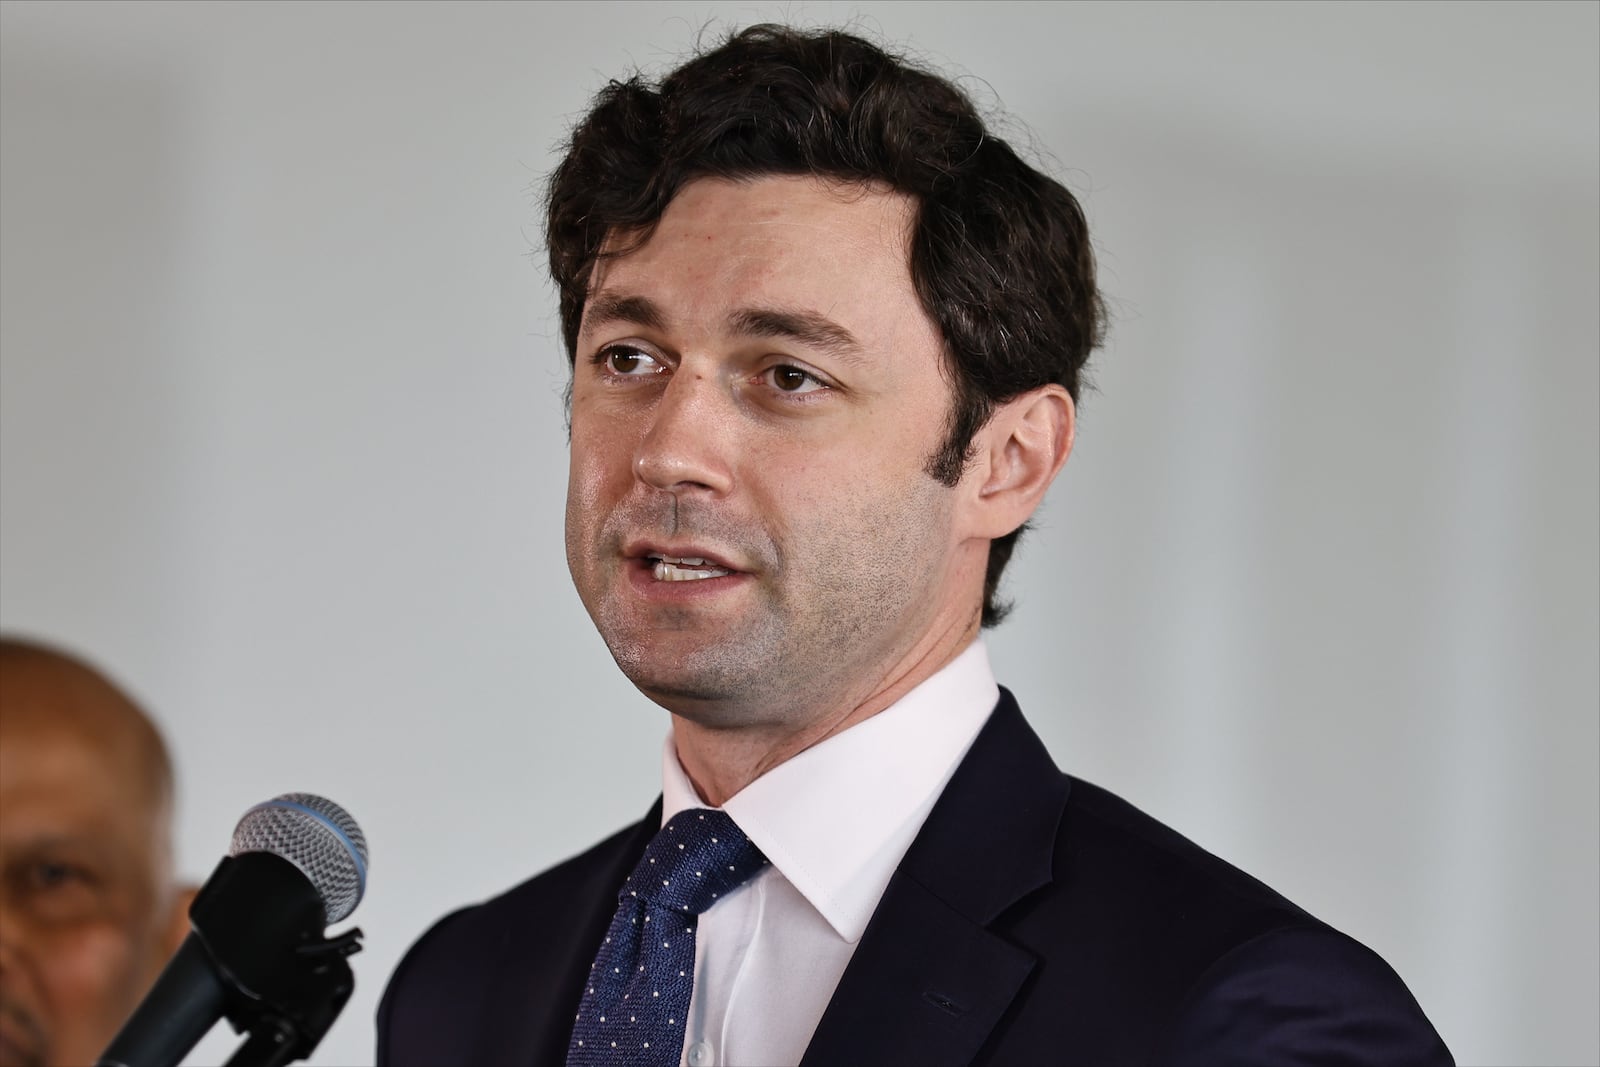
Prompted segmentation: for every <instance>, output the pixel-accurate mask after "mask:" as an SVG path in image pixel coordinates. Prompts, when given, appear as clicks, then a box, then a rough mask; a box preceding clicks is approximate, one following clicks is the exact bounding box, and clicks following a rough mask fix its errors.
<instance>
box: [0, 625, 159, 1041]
mask: <svg viewBox="0 0 1600 1067" xmlns="http://www.w3.org/2000/svg"><path fill="white" fill-rule="evenodd" d="M172 792H173V785H172V767H171V764H170V762H169V760H168V757H167V751H166V746H165V745H164V744H163V743H162V740H161V735H160V734H159V733H158V732H157V731H156V729H155V727H154V726H153V725H152V724H151V722H150V720H149V719H148V718H146V716H145V715H144V713H143V712H142V711H140V709H139V708H138V706H137V705H136V704H134V702H133V701H132V700H131V699H130V698H129V697H128V696H127V695H126V694H125V693H123V692H122V691H121V690H119V689H118V688H117V687H116V686H115V685H113V684H112V683H111V682H110V681H109V680H107V679H106V678H105V677H104V676H103V675H101V674H100V673H98V672H97V671H96V670H94V669H93V668H92V667H90V666H89V665H87V664H85V663H84V662H82V661H81V660H78V659H76V658H74V657H72V656H69V655H66V654H64V653H62V652H59V651H57V650H54V649H51V648H47V647H44V646H42V645H37V644H33V643H31V642H27V641H22V640H16V639H11V638H0V1067H18V1065H28V1067H33V1065H44V1064H49V1065H52V1067H61V1065H71V1064H90V1063H94V1062H95V1061H96V1060H97V1059H98V1058H99V1055H100V1053H101V1052H102V1051H104V1049H105V1046H106V1045H107V1044H108V1043H109V1042H110V1040H111V1038H112V1037H114V1036H115V1035H116V1032H117V1030H118V1028H119V1027H120V1026H121V1025H122V1023H123V1022H124V1021H125V1020H126V1018H127V1017H128V1015H129V1014H130V1013H131V1012H132V1011H133V1009H134V1007H136V1006H137V1004H138V1002H139V999H140V998H141V997H142V996H143V995H144V993H145V992H146V990H148V988H149V987H150V985H151V983H152V982H153V981H154V980H155V977H156V975H157V974H159V973H160V971H161V968H162V966H163V965H164V964H165V963H166V961H167V959H168V958H169V957H170V956H171V954H172V953H173V952H174V951H175V950H176V948H177V946H178V944H179V942H180V941H181V940H182V938H183V936H184V935H185V933H186V932H187V930H188V923H187V904H188V899H189V894H188V893H186V892H184V891H181V890H180V889H179V888H178V887H177V886H175V885H174V882H173V877H172V841H171V822H172Z"/></svg>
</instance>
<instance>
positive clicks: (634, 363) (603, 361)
mask: <svg viewBox="0 0 1600 1067" xmlns="http://www.w3.org/2000/svg"><path fill="white" fill-rule="evenodd" d="M595 362H596V363H598V364H600V365H601V366H602V367H603V368H604V369H605V370H606V372H607V373H609V374H614V375H616V376H617V377H619V378H638V377H642V376H644V375H647V374H657V373H659V372H660V371H661V364H660V363H658V362H657V361H656V359H655V357H654V356H652V355H650V353H648V352H646V351H644V350H643V349H640V348H635V347H634V346H633V345H607V346H606V347H604V348H602V349H600V351H599V352H596V353H595Z"/></svg>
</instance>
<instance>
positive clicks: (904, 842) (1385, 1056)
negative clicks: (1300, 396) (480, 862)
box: [378, 26, 1450, 1067]
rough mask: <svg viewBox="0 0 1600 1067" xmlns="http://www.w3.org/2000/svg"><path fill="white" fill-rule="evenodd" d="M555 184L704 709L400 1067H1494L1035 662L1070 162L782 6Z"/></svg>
mask: <svg viewBox="0 0 1600 1067" xmlns="http://www.w3.org/2000/svg"><path fill="white" fill-rule="evenodd" d="M547 207H548V214H547V241H548V244H549V253H550V264H551V271H552V274H553V275H554V278H555V281H556V285H557V289H558V291H559V294H560V307H561V317H562V328H563V338H564V340H565V343H566V347H567V355H568V358H569V360H570V362H571V367H572V377H571V384H570V409H569V418H570V441H571V444H570V453H571V455H570V475H569V483H568V498H567V515H566V535H567V536H566V540H567V561H568V566H569V569H570V571H571V573H572V577H573V580H574V583H575V584H576V586H577V589H578V592H579V595H580V597H581V599H582V601H583V603H584V606H585V608H586V609H587V610H588V612H589V614H590V616H591V618H592V619H593V621H594V624H595V626H596V628H597V629H598V630H599V632H600V634H601V636H602V638H603V639H604V640H605V642H606V645H607V647H608V648H609V649H610V651H611V654H612V656H613V658H614V659H615V661H616V663H617V665H618V667H619V668H620V669H621V670H622V671H623V673H624V674H626V675H627V677H628V678H629V679H630V680H631V681H632V682H633V683H634V685H635V686H637V687H638V689H639V690H640V691H641V692H643V693H644V694H645V695H646V696H648V697H649V698H650V699H651V700H653V701H655V702H656V703H657V704H659V705H661V706H662V707H664V708H665V709H667V711H669V712H670V713H671V726H670V733H669V736H668V738H667V741H666V744H665V745H664V748H663V753H662V771H661V785H662V789H661V796H660V798H659V799H657V801H656V803H655V805H654V807H652V808H651V809H650V810H649V812H648V813H647V814H646V815H645V817H644V818H643V820H641V821H640V822H639V823H637V824H636V825H634V826H633V827H630V828H628V829H625V830H623V831H621V832H620V833H618V834H616V835H615V836H613V837H611V838H610V839H608V840H607V841H605V842H602V843H601V844H599V845H597V846H595V847H594V848H593V849H591V850H589V851H587V852H585V853H583V854H582V855H580V856H578V857H575V858H574V859H571V860H569V861H567V862H565V863H563V864H560V865H559V866H557V867H555V868H553V869H552V870H550V871H547V872H546V873H544V874H542V875H539V876H538V877H536V878H534V879H532V880H531V881H528V882H526V883H524V884H523V885H521V886H518V887H516V888H514V889H512V890H510V891H509V892H507V893H505V894H504V895H502V896H500V897H497V898H495V899H493V900H491V901H489V902H487V903H485V904H481V905H478V906H476V907H469V908H466V909H463V910H461V911H459V912H456V913H454V914H452V915H449V916H447V917H445V918H444V919H442V920H441V921H440V922H439V923H437V924H436V925H435V926H434V927H433V929H431V930H430V931H429V932H428V933H426V934H425V935H424V936H423V937H422V938H421V939H420V940H419V941H418V942H417V944H416V945H415V946H414V947H413V948H412V949H411V951H410V952H409V953H408V954H407V956H406V958H405V959H404V960H403V961H402V962H401V964H400V966H399V967H398V968H397V969H396V971H395V974H394V976H393V978H392V979H391V980H390V984H389V988H388V990H387V991H386V993H385V996H384V1000H383V1004H382V1006H381V1007H380V1009H379V1015H378V1059H379V1062H380V1063H385V1064H395V1065H411V1064H414V1065H417V1067H425V1065H436V1064H445V1063H474V1064H500V1063H508V1064H509V1063H540V1064H553V1063H560V1062H562V1061H563V1060H564V1061H565V1062H566V1063H568V1064H569V1065H571V1067H591V1065H601V1064H638V1065H644V1064H654V1065H659V1067H670V1065H672V1064H680V1063H682V1064H688V1065H690V1067H710V1065H712V1064H792V1063H801V1062H804V1063H807V1064H827V1063H916V1064H924V1063H926V1064H932V1063H943V1064H967V1063H984V1064H1045V1063H1064V1062H1074V1063H1076V1062H1087V1063H1118V1064H1135V1063H1185V1064H1279V1063H1352V1064H1354V1063H1371V1064H1389V1063H1395V1064H1401V1063H1405V1064H1441V1063H1448V1062H1450V1054H1449V1052H1448V1050H1447V1049H1446V1048H1445V1046H1444V1044H1443V1042H1442V1041H1441V1040H1440V1038H1439V1036H1438V1034H1437V1033H1436V1032H1435V1031H1434V1029H1433V1027H1432V1026H1431V1025H1430V1024H1429V1022H1428V1020H1427V1019H1426V1017H1425V1016H1424V1015H1423V1013H1422V1011H1421V1009H1420V1008H1419V1007H1418V1005H1417V1003H1416V1001H1415V1000H1414V999H1413V998H1412V996H1411V994H1410V993H1409V991H1408V990H1407V989H1406V987H1405V985H1404V983H1403V982H1402V981H1401V980H1400V979H1399V977H1398V976H1397V975H1395V974H1394V972H1393V971H1392V970H1391V969H1390V968H1389V966H1388V965H1387V964H1386V963H1385V962H1384V961H1383V960H1382V959H1381V958H1379V957H1378V955H1377V954H1376V953H1374V952H1372V951H1371V950H1370V949H1368V948H1366V947H1365V946H1363V945H1361V944H1360V943H1359V942H1357V941H1355V940H1354V939H1352V938H1350V937H1348V936H1346V935H1345V934H1343V933H1340V932H1338V931H1336V930H1334V929H1332V928H1331V927H1329V926H1328V925H1326V924H1324V923H1322V922H1320V921H1319V920H1317V919H1316V918H1314V917H1312V916H1310V915H1308V914H1307V913H1306V912H1305V911H1303V910H1302V909H1300V908H1298V907H1296V906H1295V905H1294V904H1292V903H1291V902H1289V901H1288V900H1285V899H1284V898H1283V897H1282V896H1280V895H1279V894H1277V893H1275V892H1273V891H1272V890H1271V889H1269V888H1268V887H1266V886H1264V885H1262V884H1261V883H1260V882H1258V881H1256V880H1255V879H1253V878H1251V877H1249V876H1248V875H1246V874H1244V873H1243V872H1241V871H1239V870H1237V869H1235V868H1233V867H1231V866H1229V865H1228V864H1226V863H1225V862H1223V861H1222V860H1220V859H1218V858H1217V857H1215V856H1212V855H1210V854H1209V853H1207V852H1205V851H1204V850H1203V849H1201V848H1200V847H1199V846H1198V845H1196V844H1194V843H1193V842H1190V841H1188V840H1186V839H1184V838H1183V837H1181V836H1180V835H1178V834H1177V833H1176V832H1174V831H1173V830H1171V829H1170V828H1168V827H1165V826H1163V825H1161V824H1160V823H1159V822H1157V821H1156V820H1154V819H1152V818H1150V817H1149V816H1147V815H1145V814H1143V813H1142V812H1140V811H1138V810H1137V809H1136V808H1134V807H1133V806H1131V805H1130V804H1128V803H1126V802H1125V801H1123V800H1121V799H1119V798H1117V797H1115V796H1113V795H1111V794H1110V793H1108V792H1106V791H1104V790H1101V789H1098V788H1096V787H1095V786H1093V785H1091V784H1089V783H1087V782H1084V781H1082V780H1080V779H1077V778H1073V777H1070V776H1068V775H1065V774H1063V773H1062V772H1061V771H1059V770H1058V769H1057V768H1056V766H1055V763H1054V762H1053V760H1052V759H1051V757H1050V755H1049V753H1048V752H1047V751H1046V750H1045V748H1044V746H1043V745H1042V744H1041V742H1040V741H1039V739H1038V737H1037V736H1036V735H1035V734H1034V733H1033V731H1032V729H1031V728H1030V727H1029V726H1028V724H1027V722H1026V720H1025V719H1024V718H1023V716H1022V712H1021V709H1020V707H1019V706H1018V703H1017V701H1016V699H1015V698H1014V697H1013V696H1012V695H1011V694H1010V693H1009V692H1007V691H1005V690H1004V689H1002V688H1000V687H999V685H998V683H997V681H996V679H995V677H994V675H993V672H992V670H991V667H990V664H989V659H988V655H987V651H986V648H985V645H984V641H983V638H982V636H981V634H982V630H983V629H984V628H987V627H993V626H994V625H996V624H997V623H999V622H1000V621H1001V619H1002V617H1003V616H1004V614H1005V605H1004V604H1003V603H1002V602H1001V600H1000V598H999V595H998V588H999V582H1000V577H1001V574H1002V572H1003V570H1004V568H1005V566H1006V563H1007V560H1008V559H1009V558H1010V556H1011V554H1012V550H1013V548H1014V547H1015V545H1016V542H1017V538H1018V536H1019V535H1020V533H1021V531H1022V529H1023V527H1024V525H1025V523H1026V522H1027V520H1028V519H1029V517H1030V516H1031V515H1032V514H1033V512H1034V510H1035V508H1037V506H1038V505H1039V504H1040V502H1041V501H1042V499H1043V497H1044V494H1045V491H1046V490H1047V489H1048V487H1049V486H1050V484H1051V483H1052V481H1053V480H1054V479H1055V477H1056V475H1057V473H1058V472H1059V471H1060V470H1061V467H1062V465H1063V464H1064V463H1065V462H1066V459H1067V456H1068V453H1069V452H1070V450H1071V446H1072V441H1073V434H1074V426H1075V415H1076V405H1077V401H1078V398H1079V394H1080V382H1081V371H1082V369H1083V366H1084V364H1085V361H1086V360H1087V358H1088V356H1089V353H1090V351H1091V350H1092V349H1093V348H1095V347H1096V345H1097V344H1098V343H1099V339H1100V335H1101V328H1102V321H1103V310H1102V305H1101V300H1100V296H1099V293H1098V290H1097V287H1096V282H1095V272H1094V262H1093V255H1092V252H1091V246H1090V243H1089V236H1088V231H1087V224H1086V221H1085V219H1084V216H1083V214H1082V211H1081V208H1080V207H1079V205H1078V203H1077V201H1076V200H1075V199H1074V198H1073V196H1072V195H1071V194H1070V193H1069V192H1068V191H1067V190H1066V189H1065V188H1063V187H1062V186H1061V185H1060V184H1059V183H1058V182H1056V181H1054V180H1053V179H1051V178H1049V177H1047V176H1046V175H1044V174H1041V173H1040V172H1038V171H1037V170H1035V169H1033V168H1032V167H1030V166H1029V165H1027V164H1026V163H1024V162H1023V161H1022V160H1021V159H1020V158H1019V157H1018V156H1017V155H1016V154H1015V153H1014V152H1013V151H1012V149H1011V148H1010V147H1009V146H1008V145H1007V144H1006V143H1005V142H1004V141H1003V140H1001V139H999V138H997V137H996V136H994V134H993V132H992V130H990V129H989V128H988V127H987V126H986V124H985V123H984V121H983V120H982V118H981V117H980V116H979V115H978V113H977V111H976V109H975V107H974V106H973V104H972V102H971V101H970V100H969V99H968V98H967V97H966V96H965V94H964V93H963V92H962V91H961V90H960V89H959V88H958V87H957V86H955V85H954V84H953V83H952V82H950V81H949V80H947V79H944V78H942V77H939V76H938V75H935V74H932V73H930V72H927V71H924V70H921V69H919V68H917V67H915V66H913V65H911V64H909V63H907V62H905V61H903V60H901V59H899V58H897V57H895V56H892V55H890V54H888V53H886V52H885V51H884V50H883V49H881V48H879V47H878V46H876V45H874V44H872V43H871V42H868V41H865V40H863V39H861V38H859V37H855V36H852V35H849V34H844V33H838V32H829V31H802V30H793V29H788V28H785V27H777V26H758V27H753V28H751V29H748V30H745V31H743V32H740V33H737V34H734V35H732V36H730V37H729V38H728V39H726V40H724V41H722V42H720V43H719V44H717V45H716V46H715V47H713V48H711V49H709V50H707V51H704V52H702V53H700V54H698V55H696V56H694V57H693V58H691V59H690V60H689V61H687V62H686V63H685V64H683V65H682V66H680V67H679V68H677V69H676V70H674V71H672V72H670V73H669V74H668V75H667V76H666V77H665V78H663V79H662V80H661V81H659V82H651V81H647V80H646V79H645V78H644V77H643V76H635V77H632V78H630V79H628V80H626V81H620V82H612V83H611V84H610V85H608V86H607V87H606V88H604V89H603V90H602V91H601V92H600V94H599V95H598V96H597V98H596V99H595V101H594V104H593V107H592V109H591V110H590V111H589V113H588V114H587V115H585V116H584V117H583V118H582V119H581V120H580V121H579V122H578V124H577V126H576V128H575V130H574V132H573V134H572V139H571V143H570V145H569V148H568V152H567V154H566V155H565V157H564V158H563V160H562V161H561V163H560V164H559V166H558V167H557V169H556V171H555V173H554V175H553V177H552V179H551V185H550V191H549V197H548V204H547ZM573 713H576V714H583V713H584V711H583V709H575V710H574V711H573ZM569 755H573V756H576V755H579V754H577V753H572V754H569ZM587 755H588V756H589V758H592V759H595V760H601V759H604V758H605V754H604V753H603V752H596V753H590V754H587ZM582 801H583V798H582V796H581V795H577V796H574V797H573V798H572V803H573V805H574V806H576V805H578V804H580V803H582ZM523 817H526V818H537V817H539V816H538V815H537V814H535V813H524V816H523ZM549 817H551V818H555V817H559V813H551V815H550V816H549Z"/></svg>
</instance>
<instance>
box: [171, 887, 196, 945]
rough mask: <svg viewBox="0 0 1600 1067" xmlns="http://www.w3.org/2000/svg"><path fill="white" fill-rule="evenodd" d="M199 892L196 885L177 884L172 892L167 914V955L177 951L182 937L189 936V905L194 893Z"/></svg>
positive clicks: (192, 900) (192, 901) (181, 942)
mask: <svg viewBox="0 0 1600 1067" xmlns="http://www.w3.org/2000/svg"><path fill="white" fill-rule="evenodd" d="M198 892H200V890H199V888H198V887H197V886H192V885H183V886H179V887H178V889H177V891H176V892H175V893H173V894H172V911H171V913H170V914H169V915H168V916H167V930H166V941H165V944H166V948H167V955H169V956H170V955H172V954H173V953H174V952H177V951H178V947H179V946H180V945H182V944H183V939H184V938H186V937H188V936H189V905H191V904H193V903H194V897H195V894H196V893H198Z"/></svg>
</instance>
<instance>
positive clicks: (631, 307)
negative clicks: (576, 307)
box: [583, 293, 667, 333]
mask: <svg viewBox="0 0 1600 1067" xmlns="http://www.w3.org/2000/svg"><path fill="white" fill-rule="evenodd" d="M619 322H621V323H628V324H631V325H634V326H643V327H646V328H647V329H651V330H660V329H663V328H665V326H666V322H667V317H666V315H664V314H663V313H662V311H661V308H660V307H658V306H657V305H656V303H655V302H654V301H653V300H651V299H650V298H649V297H644V296H625V295H623V294H621V293H601V294H600V295H599V296H597V297H595V298H594V299H592V300H590V301H589V302H588V303H586V304H585V305H584V308H583V332H584V333H588V332H589V331H591V330H593V329H595V328H596V327H599V326H610V325H612V324H614V323H619Z"/></svg>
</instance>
